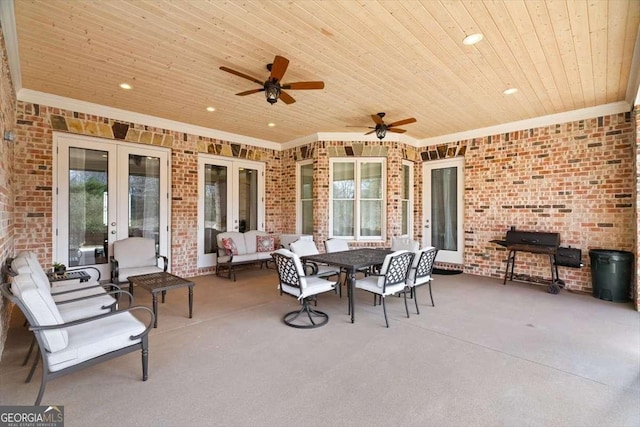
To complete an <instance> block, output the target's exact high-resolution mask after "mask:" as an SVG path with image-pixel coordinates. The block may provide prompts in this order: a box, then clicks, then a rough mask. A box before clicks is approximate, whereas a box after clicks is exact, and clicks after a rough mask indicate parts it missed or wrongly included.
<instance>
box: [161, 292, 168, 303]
mask: <svg viewBox="0 0 640 427" xmlns="http://www.w3.org/2000/svg"><path fill="white" fill-rule="evenodd" d="M165 295H167V291H162V303H163V304H164V296H165Z"/></svg>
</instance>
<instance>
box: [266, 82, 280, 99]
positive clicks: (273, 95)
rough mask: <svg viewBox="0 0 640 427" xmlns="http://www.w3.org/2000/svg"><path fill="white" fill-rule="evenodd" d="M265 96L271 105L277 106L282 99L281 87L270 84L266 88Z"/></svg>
mask: <svg viewBox="0 0 640 427" xmlns="http://www.w3.org/2000/svg"><path fill="white" fill-rule="evenodd" d="M264 96H265V97H266V98H267V102H268V103H269V104H275V103H276V102H278V98H279V97H280V86H278V85H274V84H269V85H266V86H265V88H264Z"/></svg>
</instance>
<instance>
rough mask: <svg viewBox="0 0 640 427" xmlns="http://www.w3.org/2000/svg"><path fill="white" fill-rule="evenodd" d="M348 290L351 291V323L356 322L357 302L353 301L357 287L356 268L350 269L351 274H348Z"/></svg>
mask: <svg viewBox="0 0 640 427" xmlns="http://www.w3.org/2000/svg"><path fill="white" fill-rule="evenodd" d="M347 279H348V280H347V291H348V293H349V313H350V314H351V323H353V322H354V320H355V319H354V313H355V311H356V310H355V304H354V302H353V300H354V294H355V292H354V289H353V288H354V287H355V283H356V272H355V270H350V271H349V274H348V275H347Z"/></svg>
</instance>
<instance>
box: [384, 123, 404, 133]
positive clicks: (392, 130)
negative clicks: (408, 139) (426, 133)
mask: <svg viewBox="0 0 640 427" xmlns="http://www.w3.org/2000/svg"><path fill="white" fill-rule="evenodd" d="M389 126H391V125H389ZM387 131H388V132H395V133H405V132H406V130H405V129H398V128H388V127H387Z"/></svg>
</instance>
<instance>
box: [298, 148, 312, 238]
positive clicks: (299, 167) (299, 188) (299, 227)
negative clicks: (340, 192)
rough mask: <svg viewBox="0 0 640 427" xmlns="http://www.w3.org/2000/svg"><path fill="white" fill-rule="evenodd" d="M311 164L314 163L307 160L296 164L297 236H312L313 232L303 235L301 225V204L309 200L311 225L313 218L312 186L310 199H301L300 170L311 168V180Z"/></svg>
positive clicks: (302, 219)
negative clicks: (306, 167)
mask: <svg viewBox="0 0 640 427" xmlns="http://www.w3.org/2000/svg"><path fill="white" fill-rule="evenodd" d="M313 164H314V161H313V159H309V160H302V161H300V162H297V163H296V233H297V234H313V230H312V232H311V233H304V232H303V230H302V227H303V224H304V218H303V217H302V216H303V212H304V211H303V209H302V203H303V202H304V201H306V200H311V206H312V209H311V223H312V224H313V217H314V211H315V210H314V209H313V205H314V203H313V201H314V196H315V188H314V187H313V185H312V188H311V199H303V198H302V194H301V193H302V191H301V190H302V168H303V167H305V166H311V169H312V179H313Z"/></svg>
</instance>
